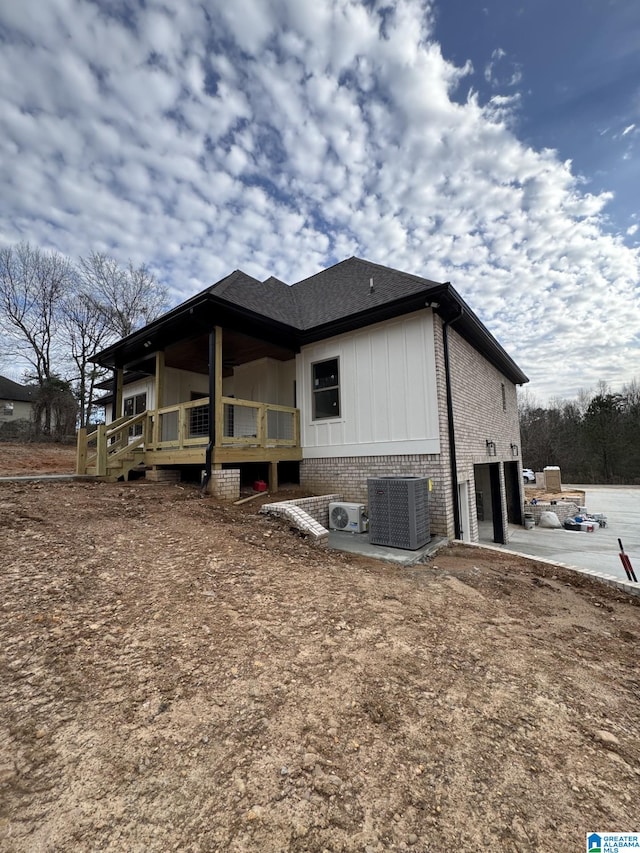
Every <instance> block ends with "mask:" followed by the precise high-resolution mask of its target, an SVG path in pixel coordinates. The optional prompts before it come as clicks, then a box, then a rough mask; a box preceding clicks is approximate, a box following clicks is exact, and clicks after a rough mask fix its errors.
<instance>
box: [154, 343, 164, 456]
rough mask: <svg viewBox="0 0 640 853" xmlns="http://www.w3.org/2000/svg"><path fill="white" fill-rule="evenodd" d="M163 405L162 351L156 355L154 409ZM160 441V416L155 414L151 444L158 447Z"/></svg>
mask: <svg viewBox="0 0 640 853" xmlns="http://www.w3.org/2000/svg"><path fill="white" fill-rule="evenodd" d="M163 405H164V351H162V352H157V353H156V379H155V409H156V411H157V410H158V409H161V408H162V406H163ZM161 439H162V435H161V433H160V415H158V414H156V416H155V417H154V419H153V443H154V445H156V446H157V445H158V444H159V443H160V441H161Z"/></svg>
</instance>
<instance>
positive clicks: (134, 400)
mask: <svg viewBox="0 0 640 853" xmlns="http://www.w3.org/2000/svg"><path fill="white" fill-rule="evenodd" d="M130 400H131V408H132V410H133V411H132V413H131V414H127V411H126V409H127V403H128V402H129V401H130ZM140 400H142V401H143V402H142V408H141V409H139V405H140ZM137 409H139V411H136V410H137ZM146 410H147V392H146V391H140V392H139V393H138V394H130V395H129V396H128V397H123V398H122V416H123V417H125V418H134V417H135V416H136V415H141V414H142V413H143V412H146ZM139 435H142V424H136V425H135V426H132V427H129V438H132V437H134V438H135V437H136V436H139Z"/></svg>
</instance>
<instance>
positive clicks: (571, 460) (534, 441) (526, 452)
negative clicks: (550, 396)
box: [518, 380, 640, 484]
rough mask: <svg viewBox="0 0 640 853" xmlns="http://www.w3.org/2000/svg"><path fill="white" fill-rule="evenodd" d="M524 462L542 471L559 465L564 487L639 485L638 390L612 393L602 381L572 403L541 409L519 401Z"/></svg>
mask: <svg viewBox="0 0 640 853" xmlns="http://www.w3.org/2000/svg"><path fill="white" fill-rule="evenodd" d="M518 409H519V414H520V435H521V443H522V461H523V464H524V465H525V466H526V467H527V468H533V470H534V471H542V470H543V469H544V468H545V467H546V466H547V465H559V466H560V469H561V474H562V479H563V481H564V482H567V483H571V482H573V483H612V484H640V385H639V384H638V382H637V381H636V380H633V381H632V382H630V383H629V384H627V385H625V386H623V388H622V391H621V392H620V393H614V392H613V391H612V390H611V388H610V387H609V386H608V385H607V383H605V382H601V383H599V386H598V388H597V390H596V391H593V392H581V393H580V394H579V395H578V397H577V398H576V399H575V400H554V401H552V402H551V403H550V404H549V405H548V406H546V407H543V406H540V405H538V404H537V403H536V401H535V400H534V399H533V398H532V397H531V396H530V395H529V394H528V392H527V391H525V392H523V393H521V394H520V395H519V397H518Z"/></svg>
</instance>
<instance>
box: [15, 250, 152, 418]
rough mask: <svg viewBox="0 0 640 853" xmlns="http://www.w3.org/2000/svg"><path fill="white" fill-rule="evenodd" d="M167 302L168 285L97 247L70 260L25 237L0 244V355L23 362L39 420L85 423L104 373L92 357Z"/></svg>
mask: <svg viewBox="0 0 640 853" xmlns="http://www.w3.org/2000/svg"><path fill="white" fill-rule="evenodd" d="M166 303H167V291H166V288H165V287H164V286H162V285H160V284H159V283H158V281H157V280H156V278H155V277H154V275H153V274H152V273H151V271H150V270H149V268H148V267H147V266H146V265H145V264H142V265H140V266H137V267H136V266H134V265H133V263H131V262H129V264H128V266H126V267H123V266H121V265H119V264H118V263H117V262H116V261H115V260H114V259H113V258H111V257H109V256H108V255H106V254H105V253H102V252H91V254H89V255H87V256H86V257H80V258H78V259H77V260H72V259H70V258H68V257H66V256H64V255H61V254H59V253H58V252H55V251H44V250H42V249H39V248H38V247H35V246H32V245H31V244H29V243H26V242H22V243H18V244H16V245H12V246H7V247H5V248H2V249H0V329H1V331H2V334H0V347H1V350H0V357H1V358H2V360H3V361H4V362H5V363H7V362H8V363H13V364H16V363H22V364H26V365H28V367H27V369H26V370H25V373H24V381H25V382H27V383H28V384H33V385H35V389H34V391H35V393H34V398H33V399H34V422H35V424H36V425H37V426H38V428H39V429H41V430H42V431H43V432H44V433H45V434H51V433H52V431H55V430H57V431H59V432H64V431H68V430H69V429H70V428H71V427H72V431H73V432H75V428H76V425H77V424H79V425H80V426H86V425H87V424H89V423H90V422H91V420H92V418H93V417H94V415H95V409H96V396H97V388H96V386H97V384H98V383H99V382H100V381H101V380H103V379H104V378H105V376H106V375H107V371H105V370H104V369H103V368H100V367H99V366H98V365H96V364H94V363H93V362H92V358H93V357H94V356H95V354H96V353H97V352H99V351H100V350H101V349H104V348H105V347H106V346H108V345H109V344H110V343H112V342H113V341H115V340H118V339H119V338H122V337H125V336H126V335H128V334H130V333H131V332H132V331H134V330H135V329H136V328H138V327H139V326H142V325H145V324H146V323H148V322H150V321H151V320H153V319H154V318H155V317H157V316H158V315H159V314H161V313H162V312H163V311H164V310H165V309H166Z"/></svg>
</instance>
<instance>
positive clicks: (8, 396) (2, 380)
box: [0, 376, 33, 403]
mask: <svg viewBox="0 0 640 853" xmlns="http://www.w3.org/2000/svg"><path fill="white" fill-rule="evenodd" d="M32 394H33V388H30V387H29V386H28V385H19V384H18V383H17V382H14V381H13V379H7V377H6V376H0V400H15V401H16V402H17V403H30V402H31V397H32Z"/></svg>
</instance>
